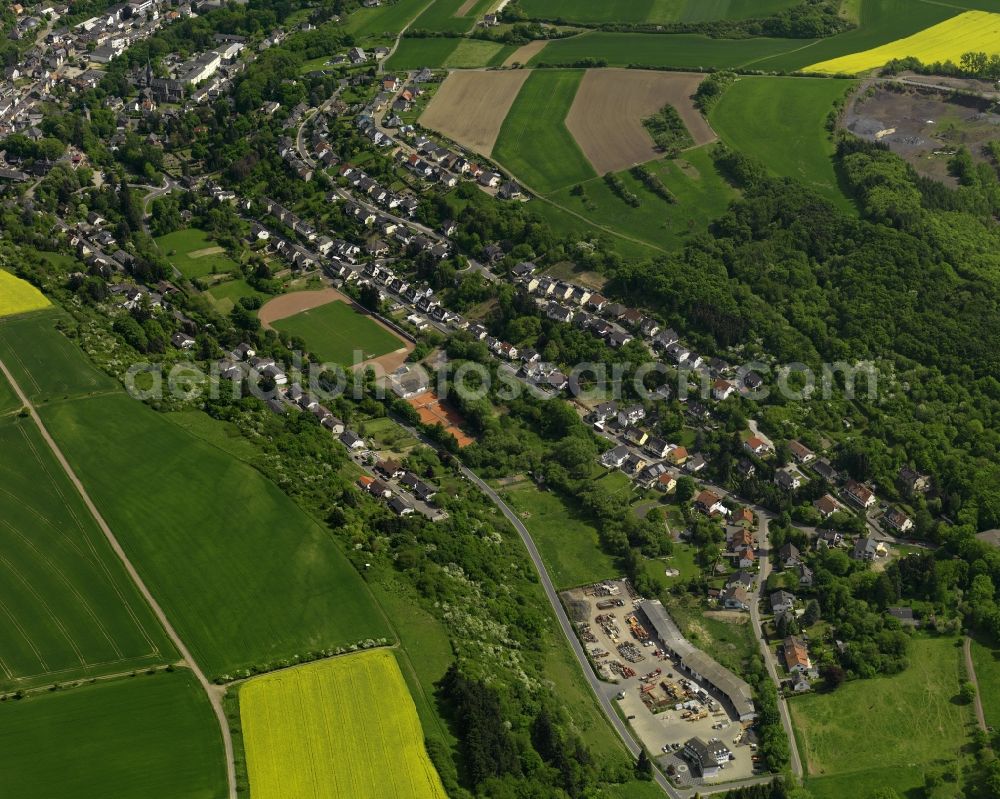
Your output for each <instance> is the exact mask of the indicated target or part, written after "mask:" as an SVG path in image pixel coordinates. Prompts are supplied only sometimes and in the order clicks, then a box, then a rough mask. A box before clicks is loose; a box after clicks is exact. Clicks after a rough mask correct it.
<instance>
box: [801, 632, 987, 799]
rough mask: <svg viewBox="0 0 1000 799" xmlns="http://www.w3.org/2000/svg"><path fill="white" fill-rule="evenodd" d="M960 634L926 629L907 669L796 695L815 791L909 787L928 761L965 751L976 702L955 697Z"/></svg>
mask: <svg viewBox="0 0 1000 799" xmlns="http://www.w3.org/2000/svg"><path fill="white" fill-rule="evenodd" d="M956 642H957V639H954V638H923V637H918V638H916V639H914V641H913V642H912V644H911V646H910V656H909V661H910V665H909V668H907V670H906V671H905V672H903V673H902V674H897V675H894V676H892V677H878V678H875V679H871V680H855V681H853V682H850V683H846V684H844V685H842V686H841V687H840V688H838V689H837V690H836V691H835V692H833V693H829V694H824V693H817V694H809V695H807V696H801V697H795V698H794V699H793V700H792V701H791V702H790V703H789V707H790V710H791V714H792V720H793V723H794V725H795V731H796V737H797V739H798V744H799V750H800V752H801V753H802V759H803V766H804V768H805V769H806V773H807V779H806V788H808V789H809V791H810V792H811V793H812V795H813V796H814V797H815V799H842V797H845V796H869V795H870V794H871V792H872V790H874V789H875V788H878V787H887V788H895V789H896V791H898V792H899V794H900V795H907V793H908V792H909V791H911V790H912V789H914V788H916V787H917V786H919V785H921V784H922V783H923V774H924V771H925V770H926V769H927V768H928V767H930V766H932V765H933V764H935V763H940V762H943V761H953V760H954V759H956V758H958V757H959V756H960V753H961V749H962V746H963V744H964V743H965V742H966V741H967V739H968V737H969V731H970V726H969V725H970V723H971V721H972V707H971V706H970V705H962V704H956V703H955V701H954V700H955V697H956V695H957V694H958V690H959V679H960V676H961V674H962V671H961V657H962V650H961V647H960V646H956Z"/></svg>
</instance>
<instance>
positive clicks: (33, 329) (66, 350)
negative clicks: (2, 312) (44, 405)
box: [0, 310, 117, 402]
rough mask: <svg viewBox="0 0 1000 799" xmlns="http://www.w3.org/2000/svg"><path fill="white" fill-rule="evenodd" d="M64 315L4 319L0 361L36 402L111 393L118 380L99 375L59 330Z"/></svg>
mask: <svg viewBox="0 0 1000 799" xmlns="http://www.w3.org/2000/svg"><path fill="white" fill-rule="evenodd" d="M68 322H69V317H68V316H67V315H65V314H63V313H62V312H60V311H55V310H53V311H52V312H47V313H40V314H32V315H31V316H25V317H11V318H7V319H0V359H2V360H3V362H4V363H5V364H7V367H8V368H9V369H10V370H11V372H13V373H14V379H15V380H17V381H18V383H19V384H20V385H21V388H22V389H23V390H24V393H25V394H27V395H28V398H29V399H30V400H31V401H32V402H39V401H42V402H44V401H48V400H53V399H62V398H64V397H68V396H80V395H82V394H91V393H94V392H102V391H110V390H112V389H114V388H115V387H116V386H117V383H115V381H114V380H112V379H111V378H110V377H108V376H107V375H106V374H104V373H103V372H99V371H97V369H95V368H94V367H93V366H92V365H91V364H90V362H89V361H88V360H87V356H86V355H84V354H83V352H81V350H80V348H79V347H77V346H76V344H74V343H73V342H72V341H70V340H69V339H68V338H66V336H65V335H64V334H63V333H61V332H59V330H57V329H56V325H57V324H60V323H63V324H65V323H68Z"/></svg>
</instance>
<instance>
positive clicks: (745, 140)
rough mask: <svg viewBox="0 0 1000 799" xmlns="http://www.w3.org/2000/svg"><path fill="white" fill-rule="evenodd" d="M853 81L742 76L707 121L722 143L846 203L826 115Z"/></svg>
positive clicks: (837, 200)
mask: <svg viewBox="0 0 1000 799" xmlns="http://www.w3.org/2000/svg"><path fill="white" fill-rule="evenodd" d="M853 85H854V82H853V81H849V80H832V79H827V78H770V77H767V78H765V77H741V78H740V79H739V80H737V81H736V83H734V84H733V85H732V86H731V87H730V88H729V89H728V90H727V91H726V93H725V94H724V95H723V96H722V99H721V100H719V102H718V103H717V104H716V105H715V107H714V108H713V109H712V112H711V114H710V121H711V123H712V127H713V128H714V129H715V131H716V132H717V133H718V134H719V135H720V136H721V137H722V140H723V141H725V142H726V143H727V144H728V145H730V146H731V147H733V148H734V149H736V150H739V151H740V152H742V153H745V154H746V155H748V156H750V157H752V158H756V159H758V160H760V161H761V162H763V163H764V165H765V166H766V167H767V168H768V169H769V170H770V171H771V172H773V173H774V174H776V175H780V176H782V177H789V178H794V179H795V180H797V181H798V182H800V183H802V184H803V185H805V186H809V187H810V188H812V189H815V190H816V191H817V192H819V193H820V194H822V195H823V196H824V197H826V198H827V199H828V200H831V201H833V202H835V203H837V204H838V205H841V206H842V207H845V208H846V207H850V205H851V204H850V202H849V200H848V199H847V198H846V197H845V196H844V194H843V193H842V192H841V191H840V188H839V186H838V184H837V175H836V173H835V171H834V168H833V153H834V144H833V142H832V141H831V139H830V134H829V132H828V131H827V129H826V119H827V115H828V114H829V112H830V111H831V110H832V109H833V107H834V104H835V103H836V102H837V100H839V99H840V98H841V97H843V96H844V94H845V93H846V92H847V91H848V89H850V88H851V87H852V86H853Z"/></svg>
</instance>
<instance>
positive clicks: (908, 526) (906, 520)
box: [882, 508, 913, 533]
mask: <svg viewBox="0 0 1000 799" xmlns="http://www.w3.org/2000/svg"><path fill="white" fill-rule="evenodd" d="M882 520H883V521H884V522H885V523H886V524H887V525H888V526H889V527H891V528H892V529H893V530H895V531H896V532H899V533H906V532H909V531H910V530H912V529H913V519H911V518H910V517H909V516H907V515H906V514H905V513H903V511H901V510H900V509H899V508H889V510H887V511H886V513H885V516H883V517H882Z"/></svg>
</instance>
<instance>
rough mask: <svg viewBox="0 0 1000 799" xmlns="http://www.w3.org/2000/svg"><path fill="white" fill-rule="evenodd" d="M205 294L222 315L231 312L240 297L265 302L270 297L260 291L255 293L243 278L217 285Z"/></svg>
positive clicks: (255, 290)
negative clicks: (255, 298)
mask: <svg viewBox="0 0 1000 799" xmlns="http://www.w3.org/2000/svg"><path fill="white" fill-rule="evenodd" d="M205 294H207V295H208V296H209V298H211V300H212V304H213V305H214V306H215V307H216V308H217V309H218V311H219V313H224V314H226V313H229V312H230V311H231V310H233V306H234V305H236V302H237V300H239V299H240V298H241V297H259V298H260V299H262V300H266V299H267V298H268V297H269V296H270V295H268V294H265V293H264V292H262V291H257V289H255V288H254V287H253V286H251V285H250V284H249V283H247V282H246V281H245V280H244V279H243V278H238V279H237V280H227V281H226V282H225V283H218V284H217V285H215V286H212V287H211V288H210V289H208V290H207V291H206V292H205Z"/></svg>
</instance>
